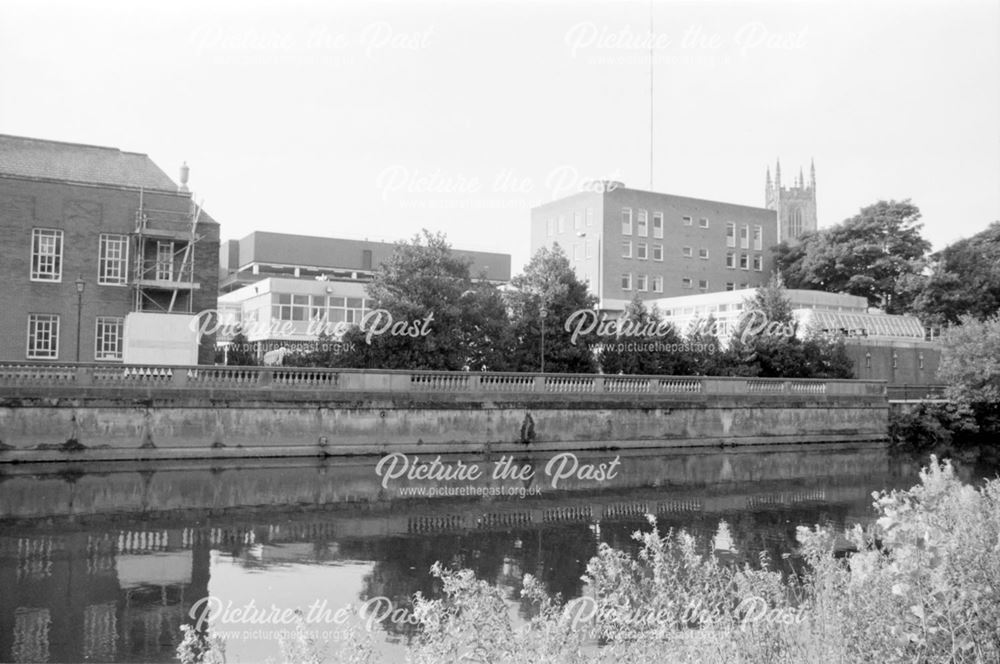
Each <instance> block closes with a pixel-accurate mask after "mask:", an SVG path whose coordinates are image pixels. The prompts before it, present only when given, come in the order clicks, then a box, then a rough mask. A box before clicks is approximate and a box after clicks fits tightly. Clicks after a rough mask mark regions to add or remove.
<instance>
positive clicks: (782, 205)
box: [764, 160, 817, 244]
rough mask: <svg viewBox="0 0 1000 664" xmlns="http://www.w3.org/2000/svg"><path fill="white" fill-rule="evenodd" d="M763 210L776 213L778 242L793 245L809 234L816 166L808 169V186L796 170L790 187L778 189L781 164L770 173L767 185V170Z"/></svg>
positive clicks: (813, 219)
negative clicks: (764, 208)
mask: <svg viewBox="0 0 1000 664" xmlns="http://www.w3.org/2000/svg"><path fill="white" fill-rule="evenodd" d="M764 207H766V208H767V209H768V210H775V211H776V212H777V213H778V241H779V242H785V241H787V242H789V243H790V244H795V243H796V242H798V239H799V238H800V237H802V235H804V234H805V233H813V232H815V231H816V229H817V224H816V165H815V164H814V163H811V164H810V166H809V182H808V183H806V181H805V177H804V176H803V175H802V169H801V168H800V169H799V174H798V177H794V178H793V183H792V186H790V187H783V186H781V161H780V160H779V161H778V163H777V164H776V166H775V170H774V181H773V182H772V181H771V168H770V167H768V169H767V179H766V181H765V185H764Z"/></svg>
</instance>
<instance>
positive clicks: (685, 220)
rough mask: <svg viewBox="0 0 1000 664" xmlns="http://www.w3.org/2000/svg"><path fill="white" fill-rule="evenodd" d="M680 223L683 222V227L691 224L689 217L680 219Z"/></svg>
mask: <svg viewBox="0 0 1000 664" xmlns="http://www.w3.org/2000/svg"><path fill="white" fill-rule="evenodd" d="M681 221H683V222H684V225H685V226H690V225H691V224H692V223H693V222H692V220H691V217H681Z"/></svg>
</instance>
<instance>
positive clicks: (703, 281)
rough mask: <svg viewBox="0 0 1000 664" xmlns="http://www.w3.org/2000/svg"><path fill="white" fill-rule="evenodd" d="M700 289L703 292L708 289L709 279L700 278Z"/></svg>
mask: <svg viewBox="0 0 1000 664" xmlns="http://www.w3.org/2000/svg"><path fill="white" fill-rule="evenodd" d="M698 290H700V291H702V292H705V291H707V290H708V280H707V279H699V280H698Z"/></svg>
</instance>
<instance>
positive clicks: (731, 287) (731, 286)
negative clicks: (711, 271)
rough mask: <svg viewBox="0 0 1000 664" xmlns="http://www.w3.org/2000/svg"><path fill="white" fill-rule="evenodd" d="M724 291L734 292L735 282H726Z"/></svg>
mask: <svg viewBox="0 0 1000 664" xmlns="http://www.w3.org/2000/svg"><path fill="white" fill-rule="evenodd" d="M726 290H727V291H734V290H736V282H735V281H727V282H726Z"/></svg>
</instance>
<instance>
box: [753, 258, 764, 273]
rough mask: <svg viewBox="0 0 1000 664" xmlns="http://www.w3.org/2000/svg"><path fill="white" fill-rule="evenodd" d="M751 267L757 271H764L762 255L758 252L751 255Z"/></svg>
mask: <svg viewBox="0 0 1000 664" xmlns="http://www.w3.org/2000/svg"><path fill="white" fill-rule="evenodd" d="M753 269H754V270H756V271H757V272H763V271H764V257H763V256H761V255H760V254H754V256H753Z"/></svg>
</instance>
